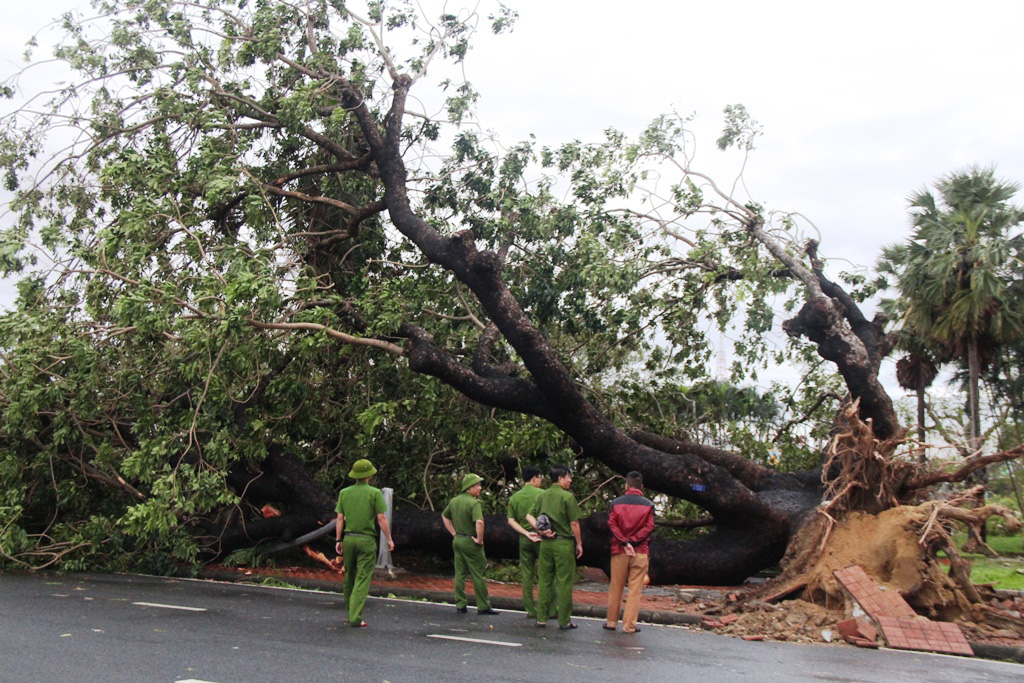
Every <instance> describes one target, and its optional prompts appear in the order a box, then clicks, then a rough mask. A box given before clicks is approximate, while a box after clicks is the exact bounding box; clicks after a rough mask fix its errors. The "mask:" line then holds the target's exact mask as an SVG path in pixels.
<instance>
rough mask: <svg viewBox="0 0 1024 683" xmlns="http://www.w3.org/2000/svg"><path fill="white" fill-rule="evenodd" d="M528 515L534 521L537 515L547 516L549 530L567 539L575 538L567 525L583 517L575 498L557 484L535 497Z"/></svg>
mask: <svg viewBox="0 0 1024 683" xmlns="http://www.w3.org/2000/svg"><path fill="white" fill-rule="evenodd" d="M530 514H531V515H533V517H534V519H536V518H537V516H538V515H547V516H548V519H550V520H551V530H552V531H554V532H555V533H556V534H557V535H559V536H565V537H568V538H575V536H573V535H572V527H570V526H569V525H570V524H571V523H572V522H575V521H576V520H577V519H579V518H580V517H582V516H583V513H582V512H580V506H579V504H577V503H576V496H574V495H572V494H571V493H569V492H568V491H566V490H565V489H563V488H562V487H561V486H559V485H558V484H552V485H551V486H550V487H548V488H547V489H546V490H545V491H542V492H541V494H540V495H539V496H537V500H535V501H534V503H533V508H532V509H531V511H530Z"/></svg>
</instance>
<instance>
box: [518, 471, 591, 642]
mask: <svg viewBox="0 0 1024 683" xmlns="http://www.w3.org/2000/svg"><path fill="white" fill-rule="evenodd" d="M551 481H552V484H551V486H550V487H549V488H548V489H547V490H546V491H544V492H543V493H541V494H540V496H538V497H537V500H536V501H535V502H534V504H533V509H532V510H531V511H530V514H528V515H527V516H526V519H527V521H528V522H530V524H531V525H533V528H534V529H537V533H538V534H539V535H540V537H541V539H542V540H541V542H540V558H539V561H538V571H537V573H538V586H537V626H547V621H548V614H549V613H550V612H549V610H550V609H551V607H552V606H553V603H554V602H555V601H557V605H558V607H557V612H558V628H560V629H562V630H563V631H564V630H567V629H572V628H576V624H574V623H573V622H572V621H571V620H570V619H571V617H572V584H573V582H574V581H575V580H576V559H577V558H579V557H582V556H583V538H582V536H581V535H580V522H579V519H580V517H582V516H583V513H581V512H580V506H579V505H578V504H577V503H576V497H575V496H573V495H572V494H571V493H569V487H570V486H571V485H572V475H571V474H570V473H569V468H568V467H565V466H564V465H556V466H554V467H552V468H551ZM541 515H545V516H546V517H547V519H548V521H549V523H550V529H544V528H543V526H538V524H537V518H538V517H540V516H541ZM573 541H575V552H573Z"/></svg>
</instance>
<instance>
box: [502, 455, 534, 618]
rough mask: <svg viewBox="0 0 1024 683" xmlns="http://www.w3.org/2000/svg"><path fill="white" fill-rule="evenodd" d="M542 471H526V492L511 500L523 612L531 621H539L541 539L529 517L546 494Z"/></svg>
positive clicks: (524, 479)
mask: <svg viewBox="0 0 1024 683" xmlns="http://www.w3.org/2000/svg"><path fill="white" fill-rule="evenodd" d="M541 481H543V477H541V476H540V468H539V467H525V468H523V488H521V489H519V490H518V491H516V492H515V493H513V494H512V497H511V498H509V499H508V525H509V526H510V527H512V528H513V529H515V531H516V533H517V534H519V579H520V582H521V583H522V584H523V609H525V610H526V616H527V618H529V619H536V618H537V607H536V605H534V603H533V586H534V584H536V583H537V557H538V556H539V554H540V536H538V535H537V533H536V532H535V531H534V530H533V525H532V524H530V522H529V520H527V519H526V515H527V514H528V513H529V512H530V510H532V509H533V504H534V503H535V502H536V500H537V497H538V496H540V494H541V493H543V491H541V490H540V488H539V487H540V483H541Z"/></svg>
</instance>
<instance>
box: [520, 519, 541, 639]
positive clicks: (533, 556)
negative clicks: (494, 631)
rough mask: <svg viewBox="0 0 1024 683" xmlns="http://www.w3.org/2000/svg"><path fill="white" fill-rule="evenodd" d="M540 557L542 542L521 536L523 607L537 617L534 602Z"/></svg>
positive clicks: (529, 615) (534, 617)
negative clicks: (534, 589)
mask: <svg viewBox="0 0 1024 683" xmlns="http://www.w3.org/2000/svg"><path fill="white" fill-rule="evenodd" d="M539 557H540V543H534V542H533V541H531V540H530V539H528V538H526V537H525V536H522V535H520V536H519V580H520V581H521V582H522V584H523V609H524V610H526V616H528V617H530V618H531V619H536V618H537V605H535V604H534V602H533V587H534V586H536V585H537V558H539Z"/></svg>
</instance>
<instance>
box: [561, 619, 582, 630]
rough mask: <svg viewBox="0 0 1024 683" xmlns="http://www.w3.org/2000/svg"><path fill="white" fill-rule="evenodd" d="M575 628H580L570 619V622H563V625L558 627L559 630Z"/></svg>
mask: <svg viewBox="0 0 1024 683" xmlns="http://www.w3.org/2000/svg"><path fill="white" fill-rule="evenodd" d="M574 628H579V626H577V625H576V624H574V623H572V622H571V621H570V622H569V623H568V624H561V625H560V626H559V627H558V630H559V631H571V630H572V629H574Z"/></svg>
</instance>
